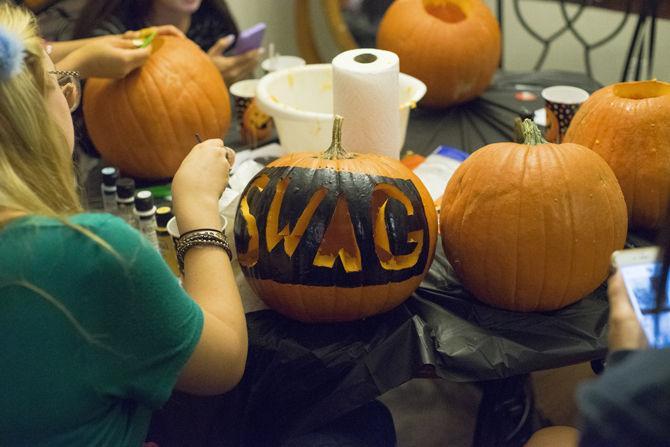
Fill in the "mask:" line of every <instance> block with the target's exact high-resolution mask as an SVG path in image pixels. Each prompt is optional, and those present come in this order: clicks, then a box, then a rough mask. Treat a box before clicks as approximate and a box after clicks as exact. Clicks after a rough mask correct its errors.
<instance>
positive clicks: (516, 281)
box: [440, 120, 627, 311]
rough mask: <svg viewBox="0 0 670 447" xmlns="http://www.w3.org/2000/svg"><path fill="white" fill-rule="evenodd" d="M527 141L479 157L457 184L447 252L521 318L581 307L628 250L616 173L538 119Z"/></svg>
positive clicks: (449, 190) (528, 127)
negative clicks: (554, 139) (549, 132)
mask: <svg viewBox="0 0 670 447" xmlns="http://www.w3.org/2000/svg"><path fill="white" fill-rule="evenodd" d="M522 134H523V135H524V140H525V141H524V144H517V143H496V144H491V145H488V146H485V147H483V148H481V149H479V150H477V151H475V152H474V153H473V154H472V155H471V156H470V157H468V158H467V159H466V160H465V161H464V162H463V163H462V164H461V165H460V166H459V167H458V169H457V170H456V172H455V173H454V175H453V177H452V178H451V179H450V180H449V183H448V184H447V187H446V190H445V192H444V198H443V201H442V209H441V212H440V230H441V234H442V241H443V244H444V250H445V252H446V254H447V258H448V259H449V261H450V263H451V265H452V266H453V267H454V270H455V271H456V273H457V274H458V276H459V277H460V279H461V280H462V282H463V284H464V286H465V287H466V288H467V289H468V290H470V292H472V294H473V295H474V296H476V297H477V298H479V299H480V300H481V301H483V302H485V303H488V304H490V305H492V306H495V307H500V308H503V309H509V310H516V311H546V310H554V309H559V308H561V307H564V306H567V305H568V304H571V303H574V302H576V301H578V300H579V299H581V298H582V297H584V296H585V295H587V294H588V293H589V292H591V291H593V290H594V289H595V288H596V287H598V285H599V284H601V283H602V281H603V280H604V279H605V278H606V277H607V274H608V269H609V265H610V255H611V254H612V252H613V251H614V250H617V249H620V248H622V247H623V245H624V242H625V240H626V233H627V219H626V204H625V202H624V198H623V194H622V192H621V188H620V187H619V184H618V182H617V180H616V177H615V175H614V173H613V172H612V169H610V167H609V166H608V165H607V163H605V161H604V160H603V159H602V158H601V157H600V156H599V155H598V154H596V153H595V152H593V151H591V150H589V149H587V148H586V147H584V146H580V145H577V144H551V143H547V142H546V141H544V140H543V139H542V135H541V133H540V131H539V130H538V128H537V126H535V124H534V123H533V122H532V121H531V120H525V121H524V122H523V129H522Z"/></svg>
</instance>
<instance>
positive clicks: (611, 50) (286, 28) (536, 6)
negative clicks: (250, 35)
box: [228, 0, 670, 83]
mask: <svg viewBox="0 0 670 447" xmlns="http://www.w3.org/2000/svg"><path fill="white" fill-rule="evenodd" d="M311 1H312V3H311V6H312V9H313V11H312V17H313V23H314V25H315V26H314V29H316V30H317V31H318V36H317V37H318V41H317V45H318V47H319V50H320V53H321V54H322V55H323V57H324V58H326V59H329V58H332V57H333V56H335V54H337V48H336V47H335V45H334V43H333V42H332V39H330V36H329V33H328V29H327V26H326V22H325V20H324V19H323V14H322V12H323V10H322V9H321V1H320V0H311ZM485 1H486V2H487V3H488V4H489V6H491V7H492V9H493V7H494V6H495V3H496V2H495V0H485ZM505 2H506V3H507V6H506V12H507V14H505V24H504V30H505V33H506V35H505V39H504V43H505V45H504V49H503V50H504V57H505V59H504V60H505V66H506V67H507V68H510V67H514V69H518V70H531V69H532V67H533V62H534V60H535V59H536V57H537V55H538V54H539V51H540V49H541V45H540V44H539V43H538V42H536V41H534V40H532V39H531V38H530V37H529V36H528V34H526V32H525V31H524V30H522V29H521V26H520V24H519V23H518V20H517V19H516V17H515V15H514V13H513V10H512V1H511V0H505ZM293 3H294V2H293V1H292V0H228V4H229V5H230V7H231V9H232V11H233V13H234V14H235V17H236V18H237V20H238V23H239V25H240V27H242V28H245V27H248V26H250V25H253V24H254V23H256V22H258V21H264V22H266V23H267V24H268V31H267V37H266V42H270V41H273V42H274V43H275V47H276V48H277V50H278V51H279V52H281V53H283V54H297V52H298V50H297V46H296V43H295V34H294V11H293V8H294V5H293ZM521 3H522V8H523V11H524V12H525V13H527V17H529V18H532V21H533V24H534V26H535V27H536V29H537V30H541V34H542V35H544V36H546V35H549V34H551V32H552V31H554V30H556V29H557V28H558V26H559V24H558V23H559V21H560V19H561V15H560V14H561V13H560V9H559V7H558V5H555V4H554V5H551V4H549V2H547V1H538V0H526V1H523V2H521ZM571 10H572V8H571ZM621 17H622V14H621V13H618V12H612V11H606V10H601V9H597V8H589V10H588V11H587V12H585V13H584V15H583V16H582V18H581V19H580V22H578V24H577V29H579V30H580V31H584V32H585V35H586V37H587V40H589V41H591V42H593V41H595V40H599V39H600V38H602V37H603V36H605V35H607V34H608V32H609V31H610V30H612V29H613V28H614V27H615V26H616V24H617V23H618V22H619V20H620V19H621ZM635 19H636V17H635V16H631V18H630V19H629V21H628V23H627V25H626V27H625V28H624V30H623V31H622V32H621V33H620V35H619V36H618V37H617V38H616V39H615V40H613V41H612V42H610V43H608V44H606V45H605V46H603V47H601V48H599V49H596V50H594V52H593V56H592V63H593V67H594V75H595V77H596V79H598V80H599V81H600V82H602V83H611V82H615V81H617V80H618V79H619V78H620V76H621V71H622V68H623V59H624V57H625V54H626V50H627V48H628V42H629V39H630V37H631V36H632V33H633V29H634V27H635ZM555 45H556V46H555V48H554V49H553V50H552V51H550V53H549V57H548V59H547V62H546V65H545V67H544V68H546V69H565V70H572V71H583V70H584V62H583V52H582V50H581V46H580V45H579V44H578V42H577V41H576V39H575V38H574V37H573V36H571V35H569V34H567V33H566V34H564V35H563V36H562V37H561V38H560V39H559V40H558V41H557V42H556V44H555ZM669 54H670V21H667V20H660V21H659V25H658V34H657V48H656V58H655V70H654V75H655V77H657V78H659V79H663V80H666V81H670V58H668V57H666V56H667V55H669Z"/></svg>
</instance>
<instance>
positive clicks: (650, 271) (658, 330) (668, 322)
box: [620, 262, 670, 348]
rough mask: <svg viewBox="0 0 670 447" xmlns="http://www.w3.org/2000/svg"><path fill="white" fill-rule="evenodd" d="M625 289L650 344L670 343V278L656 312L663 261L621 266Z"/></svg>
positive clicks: (666, 344)
mask: <svg viewBox="0 0 670 447" xmlns="http://www.w3.org/2000/svg"><path fill="white" fill-rule="evenodd" d="M620 270H621V275H622V276H623V279H624V283H625V284H626V290H627V291H628V295H629V296H630V298H631V302H632V304H633V308H634V309H635V313H637V316H638V319H639V320H640V324H641V325H642V330H643V331H644V333H645V335H646V336H647V340H648V341H649V345H650V346H653V347H655V348H664V347H668V346H670V300H669V299H668V296H670V281H669V282H668V284H667V287H666V294H665V299H666V302H665V303H664V305H663V307H662V310H661V311H660V312H658V313H657V312H656V290H657V288H658V284H659V282H660V274H661V263H660V262H653V263H648V264H633V265H626V266H622V267H621V269H620Z"/></svg>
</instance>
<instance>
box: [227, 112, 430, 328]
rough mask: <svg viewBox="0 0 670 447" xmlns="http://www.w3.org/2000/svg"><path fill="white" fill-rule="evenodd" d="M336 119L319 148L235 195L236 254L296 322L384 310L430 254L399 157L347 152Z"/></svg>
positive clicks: (409, 176)
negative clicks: (325, 146) (326, 141)
mask: <svg viewBox="0 0 670 447" xmlns="http://www.w3.org/2000/svg"><path fill="white" fill-rule="evenodd" d="M341 122H342V119H341V118H340V117H337V118H336V120H335V125H334V130H333V144H332V145H331V147H330V148H329V149H327V150H326V151H324V152H323V153H322V154H315V153H312V152H303V153H293V154H289V155H287V156H285V157H282V158H280V159H278V160H276V161H274V162H272V163H270V164H269V165H268V166H267V167H266V168H265V169H264V170H262V171H261V172H260V173H259V174H258V175H257V176H256V177H255V178H253V179H252V180H251V181H250V182H249V184H248V185H247V187H246V189H245V190H244V192H243V193H242V197H241V199H240V205H239V208H238V211H237V215H236V218H235V245H236V249H237V255H238V260H239V263H240V266H241V268H242V271H243V272H244V274H245V276H246V278H247V280H248V281H249V284H250V285H251V287H252V288H253V289H254V290H255V291H256V293H257V294H258V296H259V297H260V298H261V299H263V300H264V301H265V302H266V303H267V304H268V306H270V307H272V308H273V309H275V310H277V311H278V312H280V313H282V314H284V315H286V316H288V317H291V318H295V319H298V320H301V321H305V322H325V321H349V320H355V319H359V318H364V317H367V316H370V315H374V314H378V313H381V312H385V311H387V310H390V309H392V308H393V307H395V306H397V305H399V304H400V303H402V302H403V301H404V300H405V299H407V298H408V297H409V296H410V295H411V294H412V292H413V291H414V290H415V289H416V288H417V287H418V286H419V284H420V283H421V280H422V279H423V277H424V275H425V274H426V272H427V271H428V268H429V267H430V264H431V262H432V260H433V255H434V253H435V243H436V238H437V213H436V211H435V206H434V205H433V203H432V200H431V198H430V195H429V194H428V191H427V190H426V188H425V187H424V186H423V184H422V183H421V181H420V180H419V179H418V178H417V177H416V176H415V175H414V174H413V173H412V172H411V171H410V170H409V169H407V168H406V167H405V166H403V165H402V164H401V163H400V162H399V161H397V160H393V159H391V158H388V157H384V156H381V155H374V154H356V153H347V152H346V151H344V149H342V146H341V145H340V138H341V136H340V132H341Z"/></svg>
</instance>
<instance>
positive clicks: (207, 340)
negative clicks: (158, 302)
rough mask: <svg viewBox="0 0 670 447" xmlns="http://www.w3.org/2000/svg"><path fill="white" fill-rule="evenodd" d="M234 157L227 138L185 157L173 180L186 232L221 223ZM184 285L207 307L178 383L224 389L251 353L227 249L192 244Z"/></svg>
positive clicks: (203, 390) (206, 390)
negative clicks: (222, 200) (220, 207)
mask: <svg viewBox="0 0 670 447" xmlns="http://www.w3.org/2000/svg"><path fill="white" fill-rule="evenodd" d="M233 159H234V153H233V152H232V150H230V149H227V148H225V147H224V146H223V141H221V140H207V141H205V142H203V143H200V144H198V145H196V146H195V147H194V148H193V150H192V151H191V153H190V154H189V155H188V156H187V157H186V159H185V160H184V161H183V163H182V165H181V166H180V168H179V170H178V171H177V173H176V175H175V177H174V180H173V183H172V192H173V203H174V212H175V216H176V217H177V224H178V227H179V230H180V232H181V233H182V234H183V233H185V232H188V231H192V230H198V229H205V228H213V229H218V228H220V226H221V219H220V217H219V210H218V201H219V198H220V197H221V194H222V193H223V190H224V189H225V187H226V184H227V183H228V173H229V170H230V166H231V164H232V162H233ZM183 285H184V289H186V291H187V292H188V294H189V295H190V296H191V297H193V299H194V300H195V301H196V302H197V303H198V304H199V305H200V306H201V307H202V309H203V314H204V328H203V333H202V336H201V338H200V341H199V343H198V345H197V347H196V349H195V351H194V353H193V355H192V356H191V358H190V359H189V361H188V362H187V364H186V366H185V368H184V370H183V371H182V374H181V375H180V377H179V380H178V382H177V388H178V389H180V390H182V391H187V392H190V393H194V394H211V393H222V392H225V391H227V390H229V389H230V388H232V387H234V386H235V385H236V384H237V383H238V381H239V380H240V378H241V377H242V373H243V372H244V366H245V363H246V355H247V327H246V321H245V316H244V308H243V307H242V300H241V298H240V294H239V291H238V289H237V285H236V283H235V276H234V274H233V271H232V267H231V263H230V259H229V258H228V255H227V254H226V252H225V251H223V250H222V249H219V248H215V247H208V246H204V247H195V248H191V249H190V250H189V251H188V252H187V253H186V256H185V258H184V277H183ZM224 340H227V341H229V342H227V343H223V342H222V341H224Z"/></svg>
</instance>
